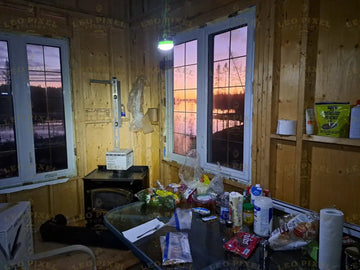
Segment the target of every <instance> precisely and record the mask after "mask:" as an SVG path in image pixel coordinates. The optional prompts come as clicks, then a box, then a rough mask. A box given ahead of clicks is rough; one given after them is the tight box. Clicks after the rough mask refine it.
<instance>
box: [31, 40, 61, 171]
mask: <svg viewBox="0 0 360 270" xmlns="http://www.w3.org/2000/svg"><path fill="white" fill-rule="evenodd" d="M26 49H27V56H28V70H29V81H30V92H31V108H32V119H33V134H34V145H35V162H36V173H42V172H49V171H56V170H61V169H66V168H67V167H68V164H67V150H66V136H65V135H66V134H65V114H64V100H63V89H62V74H61V65H60V49H59V48H57V47H51V46H42V45H33V44H27V46H26Z"/></svg>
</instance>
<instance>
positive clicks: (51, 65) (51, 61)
mask: <svg viewBox="0 0 360 270" xmlns="http://www.w3.org/2000/svg"><path fill="white" fill-rule="evenodd" d="M44 54H45V70H46V71H56V72H60V49H59V48H56V47H49V46H46V47H44Z"/></svg>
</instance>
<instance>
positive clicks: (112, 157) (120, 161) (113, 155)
mask: <svg viewBox="0 0 360 270" xmlns="http://www.w3.org/2000/svg"><path fill="white" fill-rule="evenodd" d="M133 164H134V152H133V150H132V149H119V150H113V151H109V152H107V153H106V169H107V170H127V169H129V168H130V167H131V166H132V165H133Z"/></svg>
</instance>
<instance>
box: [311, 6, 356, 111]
mask: <svg viewBox="0 0 360 270" xmlns="http://www.w3.org/2000/svg"><path fill="white" fill-rule="evenodd" d="M339 6H341V12H340V11H339V8H338V7H339ZM359 10H360V1H349V3H348V4H346V5H343V4H341V1H325V2H323V1H322V5H321V18H320V19H321V22H320V29H319V44H318V59H317V62H318V65H317V67H316V75H317V77H316V92H315V102H322V101H330V102H332V101H336V102H350V103H351V104H355V102H356V100H357V99H359V96H360V95H359V85H360V49H359V44H360V31H359V24H360V22H359ZM354 11H357V13H356V12H354Z"/></svg>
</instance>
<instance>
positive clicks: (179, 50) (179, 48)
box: [174, 43, 185, 67]
mask: <svg viewBox="0 0 360 270" xmlns="http://www.w3.org/2000/svg"><path fill="white" fill-rule="evenodd" d="M183 65H185V44H184V43H182V44H179V45H176V46H174V67H180V66H183Z"/></svg>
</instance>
